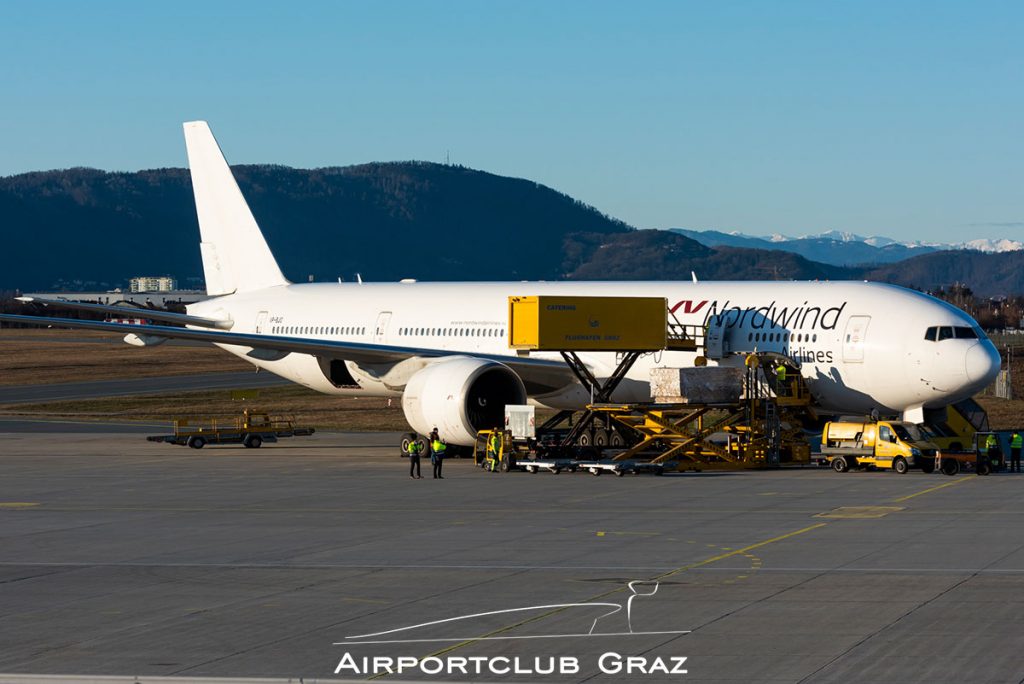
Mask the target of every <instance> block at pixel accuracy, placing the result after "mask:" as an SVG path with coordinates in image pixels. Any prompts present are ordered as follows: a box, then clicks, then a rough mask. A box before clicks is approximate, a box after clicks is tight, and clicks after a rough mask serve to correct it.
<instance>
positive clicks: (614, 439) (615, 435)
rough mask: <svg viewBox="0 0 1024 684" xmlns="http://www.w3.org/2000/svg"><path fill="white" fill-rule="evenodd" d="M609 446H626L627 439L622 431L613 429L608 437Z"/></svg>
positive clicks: (617, 447)
mask: <svg viewBox="0 0 1024 684" xmlns="http://www.w3.org/2000/svg"><path fill="white" fill-rule="evenodd" d="M608 446H610V447H615V448H616V449H619V448H622V447H624V446H626V439H625V438H624V437H623V436H622V434H621V433H619V432H616V431H614V430H613V431H612V434H611V435H609V437H608Z"/></svg>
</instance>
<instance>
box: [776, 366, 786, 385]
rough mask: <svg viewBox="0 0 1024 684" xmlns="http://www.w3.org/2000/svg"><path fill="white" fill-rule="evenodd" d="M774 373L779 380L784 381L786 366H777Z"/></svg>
mask: <svg viewBox="0 0 1024 684" xmlns="http://www.w3.org/2000/svg"><path fill="white" fill-rule="evenodd" d="M775 375H776V377H778V379H779V380H782V381H783V382H785V380H786V367H785V366H779V367H778V368H776V369H775Z"/></svg>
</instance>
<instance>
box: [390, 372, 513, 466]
mask: <svg viewBox="0 0 1024 684" xmlns="http://www.w3.org/2000/svg"><path fill="white" fill-rule="evenodd" d="M525 403H526V388H525V387H524V386H523V381H522V380H521V379H520V378H519V376H518V375H516V374H515V372H513V371H512V369H511V368H509V367H508V366H505V365H503V364H500V363H498V362H497V361H484V360H483V359H475V358H470V357H465V356H461V357H453V358H448V359H444V360H440V361H437V362H436V363H432V364H430V365H429V366H427V367H426V368H424V369H422V370H419V371H417V372H416V373H415V374H414V375H413V376H412V377H411V378H410V379H409V382H408V383H407V384H406V386H405V392H404V393H403V394H402V410H403V411H405V419H406V420H408V421H409V425H411V426H412V428H413V429H414V430H416V432H419V433H420V434H423V435H426V434H429V433H430V431H431V430H432V429H433V428H435V427H436V428H437V429H438V432H440V434H441V437H442V438H443V439H444V440H445V441H447V442H448V443H449V444H458V445H462V446H470V445H472V444H473V442H474V441H476V433H477V431H478V430H482V429H485V428H494V427H498V426H501V425H504V423H505V406H506V404H525Z"/></svg>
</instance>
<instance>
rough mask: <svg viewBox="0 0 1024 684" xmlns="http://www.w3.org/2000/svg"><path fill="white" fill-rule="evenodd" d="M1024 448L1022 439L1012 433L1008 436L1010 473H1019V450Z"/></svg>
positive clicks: (1017, 433)
mask: <svg viewBox="0 0 1024 684" xmlns="http://www.w3.org/2000/svg"><path fill="white" fill-rule="evenodd" d="M1022 446H1024V437H1021V435H1020V433H1019V432H1016V431H1014V433H1013V434H1012V435H1010V472H1014V473H1019V472H1020V448H1021V447H1022Z"/></svg>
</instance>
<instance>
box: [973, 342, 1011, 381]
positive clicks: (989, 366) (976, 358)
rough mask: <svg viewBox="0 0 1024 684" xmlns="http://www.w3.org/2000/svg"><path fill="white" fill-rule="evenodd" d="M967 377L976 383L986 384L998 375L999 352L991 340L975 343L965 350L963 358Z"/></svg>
mask: <svg viewBox="0 0 1024 684" xmlns="http://www.w3.org/2000/svg"><path fill="white" fill-rule="evenodd" d="M964 363H965V364H966V366H967V368H966V370H967V379H968V380H970V381H971V382H972V383H976V384H978V385H988V384H990V383H992V382H994V381H995V379H996V376H997V375H999V368H1000V365H1001V363H1002V362H1001V360H1000V358H999V352H998V351H996V348H995V345H993V344H992V343H991V342H983V343H981V344H976V345H974V346H973V347H971V348H970V349H968V350H967V356H966V357H965V359H964Z"/></svg>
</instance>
